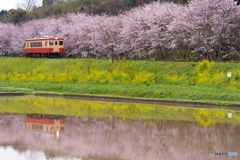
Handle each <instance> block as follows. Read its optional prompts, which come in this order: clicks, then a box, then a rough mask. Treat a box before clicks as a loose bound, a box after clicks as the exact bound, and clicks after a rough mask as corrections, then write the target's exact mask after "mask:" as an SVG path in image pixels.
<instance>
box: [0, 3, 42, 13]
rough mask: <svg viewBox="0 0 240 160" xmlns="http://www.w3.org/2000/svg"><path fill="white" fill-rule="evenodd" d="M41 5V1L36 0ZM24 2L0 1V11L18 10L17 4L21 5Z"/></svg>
mask: <svg viewBox="0 0 240 160" xmlns="http://www.w3.org/2000/svg"><path fill="white" fill-rule="evenodd" d="M36 1H37V2H38V3H40V4H41V2H42V0H36ZM23 2H24V0H0V11H1V10H3V9H4V10H10V9H16V8H18V7H17V6H18V4H21V3H23Z"/></svg>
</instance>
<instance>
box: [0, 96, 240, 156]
mask: <svg viewBox="0 0 240 160" xmlns="http://www.w3.org/2000/svg"><path fill="white" fill-rule="evenodd" d="M0 105H1V107H0V159H4V160H18V159H20V160H25V159H26V160H28V159H30V160H31V159H37V160H38V159H39V160H45V159H64V160H65V159H79V160H159V159H163V160H175V159H176V160H178V159H180V160H188V159H189V160H193V159H203V160H207V159H210V160H212V159H238V158H239V157H238V156H231V157H226V156H221V157H216V156H215V157H211V156H210V152H211V151H215V152H238V153H239V152H240V148H239V147H240V144H239V142H240V136H239V133H240V113H239V112H238V111H234V110H229V109H223V108H215V109H199V108H187V107H170V106H157V105H146V104H130V103H114V102H97V101H94V102H93V101H83V100H82V101H80V100H67V99H52V98H51V99H50V98H34V97H33V98H25V99H24V98H21V99H3V98H2V99H0ZM228 113H232V118H228Z"/></svg>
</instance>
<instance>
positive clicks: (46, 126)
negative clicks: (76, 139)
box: [26, 114, 65, 139]
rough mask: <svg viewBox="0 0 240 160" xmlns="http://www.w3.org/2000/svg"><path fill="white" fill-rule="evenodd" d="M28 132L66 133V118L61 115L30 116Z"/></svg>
mask: <svg viewBox="0 0 240 160" xmlns="http://www.w3.org/2000/svg"><path fill="white" fill-rule="evenodd" d="M26 123H27V130H30V131H35V132H44V133H50V134H56V136H57V139H58V138H59V134H60V133H65V117H64V116H60V115H44V114H28V115H27V119H26Z"/></svg>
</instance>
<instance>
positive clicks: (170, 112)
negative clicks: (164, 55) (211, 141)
mask: <svg viewBox="0 0 240 160" xmlns="http://www.w3.org/2000/svg"><path fill="white" fill-rule="evenodd" d="M0 105H1V108H0V112H9V113H24V114H27V113H29V114H30V113H39V114H59V115H62V114H63V115H73V116H77V117H108V118H111V117H116V118H127V119H156V120H157V119H168V120H188V121H193V120H197V121H198V122H199V123H200V124H201V125H204V126H209V125H214V124H215V123H216V122H224V123H225V122H228V117H227V116H226V115H227V113H228V111H225V110H218V109H198V108H187V107H171V106H155V105H146V104H127V103H113V102H93V101H81V100H63V99H45V98H29V99H10V100H0ZM231 112H232V113H233V115H234V116H233V118H232V119H231V122H234V123H239V120H240V116H238V114H236V112H235V111H231ZM194 117H195V119H194Z"/></svg>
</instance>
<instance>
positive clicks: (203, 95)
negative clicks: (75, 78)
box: [0, 82, 240, 105]
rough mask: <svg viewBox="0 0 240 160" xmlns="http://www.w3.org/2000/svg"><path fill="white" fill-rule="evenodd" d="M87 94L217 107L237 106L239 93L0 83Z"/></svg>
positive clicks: (10, 88) (14, 88)
mask: <svg viewBox="0 0 240 160" xmlns="http://www.w3.org/2000/svg"><path fill="white" fill-rule="evenodd" d="M42 91H44V93H57V94H60V95H62V94H90V95H104V96H114V97H116V96H118V97H131V98H151V99H164V100H180V101H198V102H211V103H215V104H219V105H227V104H240V91H239V90H233V89H229V88H222V89H218V88H204V87H199V86H188V87H186V86H181V85H166V84H164V85H163V84H153V85H150V86H146V85H136V84H131V85H93V84H49V83H45V84H38V83H6V82H5V83H4V82H1V83H0V92H2V93H4V92H20V93H30V94H32V93H39V92H40V93H41V92H42Z"/></svg>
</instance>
